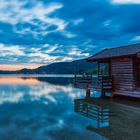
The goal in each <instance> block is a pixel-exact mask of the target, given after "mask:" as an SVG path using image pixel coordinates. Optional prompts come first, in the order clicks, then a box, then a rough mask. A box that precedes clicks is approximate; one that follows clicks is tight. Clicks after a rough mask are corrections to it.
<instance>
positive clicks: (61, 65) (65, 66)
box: [0, 59, 97, 74]
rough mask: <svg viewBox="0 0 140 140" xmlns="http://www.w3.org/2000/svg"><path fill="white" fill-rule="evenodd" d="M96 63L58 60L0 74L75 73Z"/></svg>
mask: <svg viewBox="0 0 140 140" xmlns="http://www.w3.org/2000/svg"><path fill="white" fill-rule="evenodd" d="M96 67H97V65H96V63H90V62H87V61H86V60H85V59H82V60H76V61H72V62H58V63H52V64H49V65H46V66H41V67H38V68H36V69H22V70H18V71H0V74H77V73H82V72H85V71H88V70H90V69H94V68H96Z"/></svg>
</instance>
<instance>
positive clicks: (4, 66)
mask: <svg viewBox="0 0 140 140" xmlns="http://www.w3.org/2000/svg"><path fill="white" fill-rule="evenodd" d="M39 66H42V65H41V64H27V65H26V64H13V65H10V64H0V70H10V71H14V70H20V69H23V68H27V69H35V68H37V67H39Z"/></svg>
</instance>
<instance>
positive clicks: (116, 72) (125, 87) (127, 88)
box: [111, 58, 140, 97]
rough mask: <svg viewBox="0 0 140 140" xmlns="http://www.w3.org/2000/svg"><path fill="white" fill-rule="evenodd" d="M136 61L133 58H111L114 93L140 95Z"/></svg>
mask: <svg viewBox="0 0 140 140" xmlns="http://www.w3.org/2000/svg"><path fill="white" fill-rule="evenodd" d="M135 62H136V61H134V59H133V58H124V59H121V58H120V59H112V60H111V70H112V75H113V77H114V94H119V95H126V96H133V97H140V91H139V90H138V89H137V64H136V63H135Z"/></svg>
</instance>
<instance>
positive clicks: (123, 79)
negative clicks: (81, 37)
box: [87, 43, 140, 98]
mask: <svg viewBox="0 0 140 140" xmlns="http://www.w3.org/2000/svg"><path fill="white" fill-rule="evenodd" d="M87 61H90V62H97V64H98V79H101V83H102V84H100V85H101V86H102V87H101V88H102V92H105V91H106V89H110V91H111V93H112V96H114V95H123V96H129V97H136V98H140V43H139V44H133V45H128V46H121V47H117V48H111V49H104V50H102V51H101V52H99V53H97V54H95V55H93V56H91V57H89V58H88V59H87ZM102 64H106V66H107V67H108V75H103V74H101V72H100V69H101V65H102ZM108 80H109V81H108ZM99 81H100V80H99ZM107 81H108V82H107ZM110 82H111V83H110ZM109 85H110V86H111V87H109V88H107V87H108V86H109ZM104 86H105V87H104ZM106 86H107V87H106Z"/></svg>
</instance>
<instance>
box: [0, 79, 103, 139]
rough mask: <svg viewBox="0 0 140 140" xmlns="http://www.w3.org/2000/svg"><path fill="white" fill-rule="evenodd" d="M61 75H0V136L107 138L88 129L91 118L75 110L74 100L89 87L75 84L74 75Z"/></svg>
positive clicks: (20, 137)
mask: <svg viewBox="0 0 140 140" xmlns="http://www.w3.org/2000/svg"><path fill="white" fill-rule="evenodd" d="M60 79H61V78H59V79H57V78H52V77H50V78H48V77H46V78H42V77H39V78H37V77H36V78H27V77H26V78H24V77H22V78H19V77H18V78H15V77H11V79H10V78H7V77H6V78H5V79H4V77H3V78H0V81H1V82H0V114H1V115H0V139H4V140H11V138H12V140H19V139H20V140H62V139H68V140H74V139H81V140H85V139H88V140H93V139H105V138H104V137H102V136H100V135H99V134H97V133H91V132H90V131H88V130H86V129H85V127H86V126H87V125H88V124H90V123H91V121H90V120H87V119H86V118H83V117H79V116H77V114H75V113H74V111H73V100H74V99H75V98H81V97H84V95H85V90H82V89H76V88H73V87H72V83H71V78H65V77H63V78H62V79H61V80H60ZM12 81H14V82H12ZM63 82H64V83H63ZM82 122H85V123H82Z"/></svg>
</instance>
